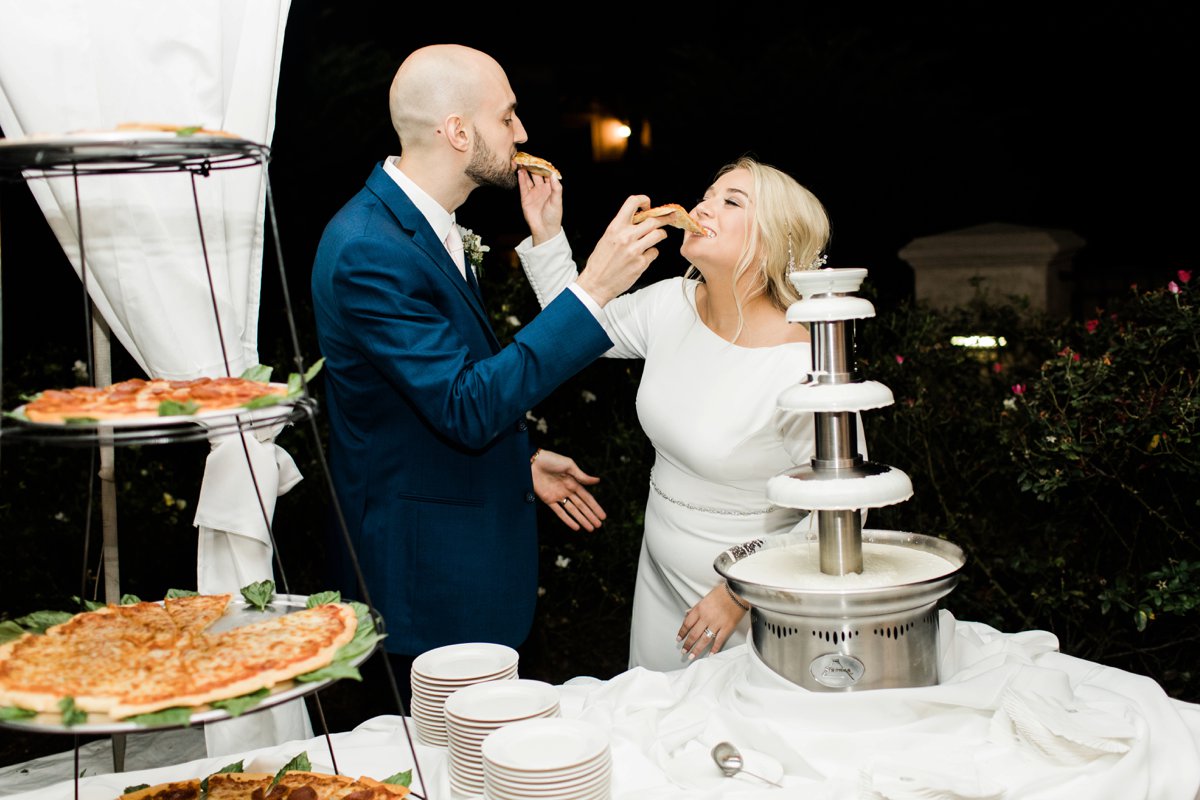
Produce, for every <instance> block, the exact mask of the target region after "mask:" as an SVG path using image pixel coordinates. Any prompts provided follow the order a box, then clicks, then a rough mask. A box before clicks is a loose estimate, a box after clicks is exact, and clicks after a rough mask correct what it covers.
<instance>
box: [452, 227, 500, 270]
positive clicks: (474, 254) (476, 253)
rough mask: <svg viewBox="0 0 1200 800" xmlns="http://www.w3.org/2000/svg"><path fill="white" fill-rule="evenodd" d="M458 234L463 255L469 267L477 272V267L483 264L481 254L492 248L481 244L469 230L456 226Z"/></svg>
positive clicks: (481, 241) (480, 240)
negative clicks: (460, 235) (469, 264)
mask: <svg viewBox="0 0 1200 800" xmlns="http://www.w3.org/2000/svg"><path fill="white" fill-rule="evenodd" d="M458 231H459V233H461V234H462V241H463V254H464V255H465V256H466V257H467V261H470V262H471V266H473V267H474V268H475V270H476V271H477V272H478V270H479V265H480V264H482V263H483V254H484V253H486V252H487V251H488V250H491V249H492V248H490V247H488V246H487V245H486V244H484V243H483V240H482V239H480V238H479V237H478V236H476V235H475V234H474V233H472V232H471V229H470V228H464V227H463V226H461V225H459V226H458Z"/></svg>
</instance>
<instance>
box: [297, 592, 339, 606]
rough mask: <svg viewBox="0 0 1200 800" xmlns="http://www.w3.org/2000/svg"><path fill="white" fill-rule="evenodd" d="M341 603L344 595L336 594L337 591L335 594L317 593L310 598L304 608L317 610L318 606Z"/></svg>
mask: <svg viewBox="0 0 1200 800" xmlns="http://www.w3.org/2000/svg"><path fill="white" fill-rule="evenodd" d="M340 602H342V593H341V592H336V591H334V592H317V593H316V594H310V595H309V596H308V602H306V603H305V604H304V607H305V608H316V607H317V606H323V605H326V604H328V603H340Z"/></svg>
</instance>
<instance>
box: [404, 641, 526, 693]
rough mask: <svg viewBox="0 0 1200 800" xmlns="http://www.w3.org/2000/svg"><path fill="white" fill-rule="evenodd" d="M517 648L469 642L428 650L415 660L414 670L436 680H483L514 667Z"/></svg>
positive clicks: (424, 676) (417, 673) (414, 672)
mask: <svg viewBox="0 0 1200 800" xmlns="http://www.w3.org/2000/svg"><path fill="white" fill-rule="evenodd" d="M518 658H519V656H518V655H517V651H516V650H514V649H512V648H511V647H507V646H505V645H502V644H492V643H489V642H466V643H464V644H448V645H445V646H443V647H435V648H434V649H432V650H426V651H425V652H424V653H421V655H419V656H417V657H416V658H414V659H413V663H412V672H413V674H416V675H419V676H421V677H422V678H426V679H428V680H430V681H432V682H434V683H437V682H440V681H462V680H471V679H474V680H479V679H480V678H484V677H488V676H492V675H499V674H501V673H504V672H507V671H508V670H509V669H511V668H512V667H513V666H514V665H515V664H516V663H517V660H518Z"/></svg>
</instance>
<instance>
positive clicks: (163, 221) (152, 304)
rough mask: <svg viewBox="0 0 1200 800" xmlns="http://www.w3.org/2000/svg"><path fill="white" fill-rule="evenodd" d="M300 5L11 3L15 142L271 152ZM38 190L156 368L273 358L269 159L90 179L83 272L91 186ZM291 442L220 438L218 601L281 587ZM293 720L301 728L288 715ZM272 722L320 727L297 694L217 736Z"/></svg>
mask: <svg viewBox="0 0 1200 800" xmlns="http://www.w3.org/2000/svg"><path fill="white" fill-rule="evenodd" d="M289 6H290V0H201V1H200V2H190V3H181V2H162V0H105V2H94V0H37V1H36V2H29V0H0V128H2V129H3V131H4V134H5V135H6V136H7V137H10V138H15V137H21V136H35V135H42V134H45V135H60V134H66V133H72V132H77V131H110V130H112V129H113V128H114V127H115V126H117V125H118V124H120V123H127V122H154V123H166V124H171V125H181V126H191V125H198V126H202V127H205V128H209V129H215V130H223V131H228V132H230V133H233V134H235V135H237V136H239V137H241V138H243V139H246V140H249V141H252V142H258V143H264V144H269V143H270V141H271V138H272V134H273V132H274V125H275V94H276V90H277V87H278V80H279V65H280V58H281V55H282V50H283V36H284V28H285V23H286V20H287V14H288V10H289ZM28 183H29V187H30V191H31V192H32V194H33V196H34V198H35V199H36V201H37V202H38V204H39V206H40V207H41V209H42V211H43V213H44V214H45V216H46V219H47V221H48V222H49V225H50V228H51V229H52V230H53V231H54V234H55V235H56V237H57V238H58V241H59V242H60V243H61V244H62V247H63V250H64V251H65V252H66V254H67V256H68V257H69V258H70V261H71V263H72V265H73V266H74V268H75V270H76V272H77V273H78V274H81V275H83V274H84V273H83V272H82V267H83V266H86V278H87V287H88V292H89V295H90V297H91V300H92V302H93V304H94V307H95V308H96V309H97V310H98V311H99V313H100V314H101V316H103V318H104V320H105V321H106V322H107V323H108V326H109V327H110V329H111V330H112V333H113V336H114V337H115V338H116V339H117V340H118V341H119V342H120V343H121V344H122V345H123V346H124V347H125V349H126V350H127V351H128V352H129V353H130V355H131V356H132V357H133V358H134V359H136V361H137V362H138V364H139V365H141V367H142V368H143V369H144V370H145V372H146V374H147V375H148V376H151V377H161V378H170V379H190V378H196V377H201V376H219V375H225V374H231V375H240V374H241V373H242V372H243V371H244V370H246V369H247V368H248V367H251V366H253V365H255V364H257V363H258V341H257V328H258V316H259V297H260V287H261V278H262V261H263V249H264V248H263V240H264V239H263V237H264V218H265V216H264V215H265V209H266V173H265V166H251V167H244V168H240V169H232V170H219V171H214V172H212V173H211V174H210V175H208V176H206V177H197V178H196V179H195V181H194V185H195V192H196V194H195V196H193V179H192V178H191V176H190V175H189V174H188V173H168V174H154V175H130V174H124V175H87V176H84V177H81V178H79V180H78V192H79V206H80V208H81V212H80V216H81V217H82V228H83V230H82V243H83V247H82V252H83V262H82V263H81V255H80V253H81V247H80V239H81V235H80V234H81V232H80V230H79V225H78V223H77V208H76V186H75V183H74V181H72V179H71V178H70V177H53V178H32V179H30V180H29V182H28ZM197 199H198V203H199V208H200V222H199V223H198V221H197V212H196V203H197ZM201 226H202V228H203V239H201ZM202 244H203V246H202ZM206 257H207V261H208V269H206V266H205V259H206ZM210 271H211V275H212V279H211V281H212V283H211V287H212V288H211V291H210V278H209V272H210ZM214 294H215V303H214V298H213V295H214ZM17 301H18V302H25V303H29V302H53V301H52V300H46V299H38V300H30V299H28V298H18V299H17ZM8 302H13V299H12V298H9V299H8ZM214 305H215V306H216V311H215V312H214ZM214 314H216V316H214ZM218 319H219V323H220V324H219V325H218V324H217V321H218ZM218 332H219V333H218ZM222 340H223V346H222ZM128 377H134V376H128V375H122V376H114V380H123V379H125V378H128ZM275 377H277V378H280V377H286V376H279V375H276V376H275ZM278 433H279V430H278V429H277V428H276V429H271V430H269V431H258V432H257V433H256V434H244V435H243V436H241V437H240V439H239V437H238V436H237V435H224V436H221V437H213V442H212V445H213V449H212V453H211V455H210V457H209V460H208V462H207V465H206V470H205V476H204V482H203V485H202V487H201V492H200V500H199V503H198V504H197V511H196V519H195V524H196V525H197V527H199V528H200V534H199V549H198V563H197V588H198V590H199V591H201V592H205V593H209V592H226V591H233V592H234V593H236V592H237V590H238V589H239V588H240V587H241V586H243V585H245V584H246V583H249V582H252V581H258V580H264V579H269V578H273V577H274V571H273V564H272V547H271V542H270V537H269V536H268V530H267V520H268V519H269V518H270V515H271V514H272V513H273V511H274V506H275V498H276V496H277V495H279V494H282V493H284V492H286V491H287V490H288V489H289V488H290V487H291V486H292V485H294V484H295V482H296V481H297V480H299V477H300V476H299V473H298V472H297V471H296V468H295V465H294V463H293V462H292V459H291V457H290V456H289V455H288V454H287V453H286V452H285V451H283V450H282V449H281V448H279V447H278V446H277V445H275V443H274V439H275V436H276V435H277V434H278ZM242 440H244V441H245V447H243V444H242ZM247 450H249V453H250V457H249V458H247V456H246V451H247ZM247 462H250V463H251V464H252V465H253V480H251V475H250V472H249V467H248V466H247ZM255 481H256V482H257V484H258V486H259V489H260V490H261V492H262V495H263V498H262V500H263V502H262V504H261V505H260V502H259V500H258V498H257V497H256V496H255V492H254V490H253V485H254V482H255ZM264 508H265V509H266V512H267V517H266V518H264V514H263V509H264ZM281 715H283V716H289V717H290V718H291V719H290V722H284V723H281V722H280V719H281ZM264 726H266V727H268V728H270V729H271V730H267V731H264V732H263V738H261V739H260V740H259V742H258V743H259V744H268V743H270V742H272V741H281V740H285V739H288V738H296V737H297V736H300V737H302V736H304V735H311V727H310V726H309V723H308V717H307V714H306V713H304V710H303V704H302V703H299V702H297V703H293V704H291V708H290V709H289V710H286V711H283V712H280V714H268V713H262V714H256V715H253V716H252V717H247V718H245V720H234V721H231V722H228V723H221V724H219V725H217V726H210V728H212V730H213V735H211V736H210V738H209V743H210V749H211V750H213V751H214V755H215V754H217V752H229V751H231V750H232V749H233V748H235V747H236V748H238V749H244V748H245V747H246V744H247V736H248V735H251V730H260V731H262V729H263V728H264ZM235 728H240V730H239V732H237V733H236V734H235V733H233V732H232V731H233V729H235ZM222 729H229V730H230V733H229V737H228V739H227V740H226V742H225V743H224V744H222V743H219V742H217V741H215V739H217V738H220V736H221V734H220V731H221V730H222Z"/></svg>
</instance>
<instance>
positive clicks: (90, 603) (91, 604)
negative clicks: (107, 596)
mask: <svg viewBox="0 0 1200 800" xmlns="http://www.w3.org/2000/svg"><path fill="white" fill-rule="evenodd" d="M71 600H73V601H74V602H76V603H78V604H79V605H81V606H83V610H84V611H96V610H97V609H101V608H104V606H105V605H106V604H105V603H101V602H100V601H99V600H88V599H87V598H86V597H80V596H79V595H71Z"/></svg>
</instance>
